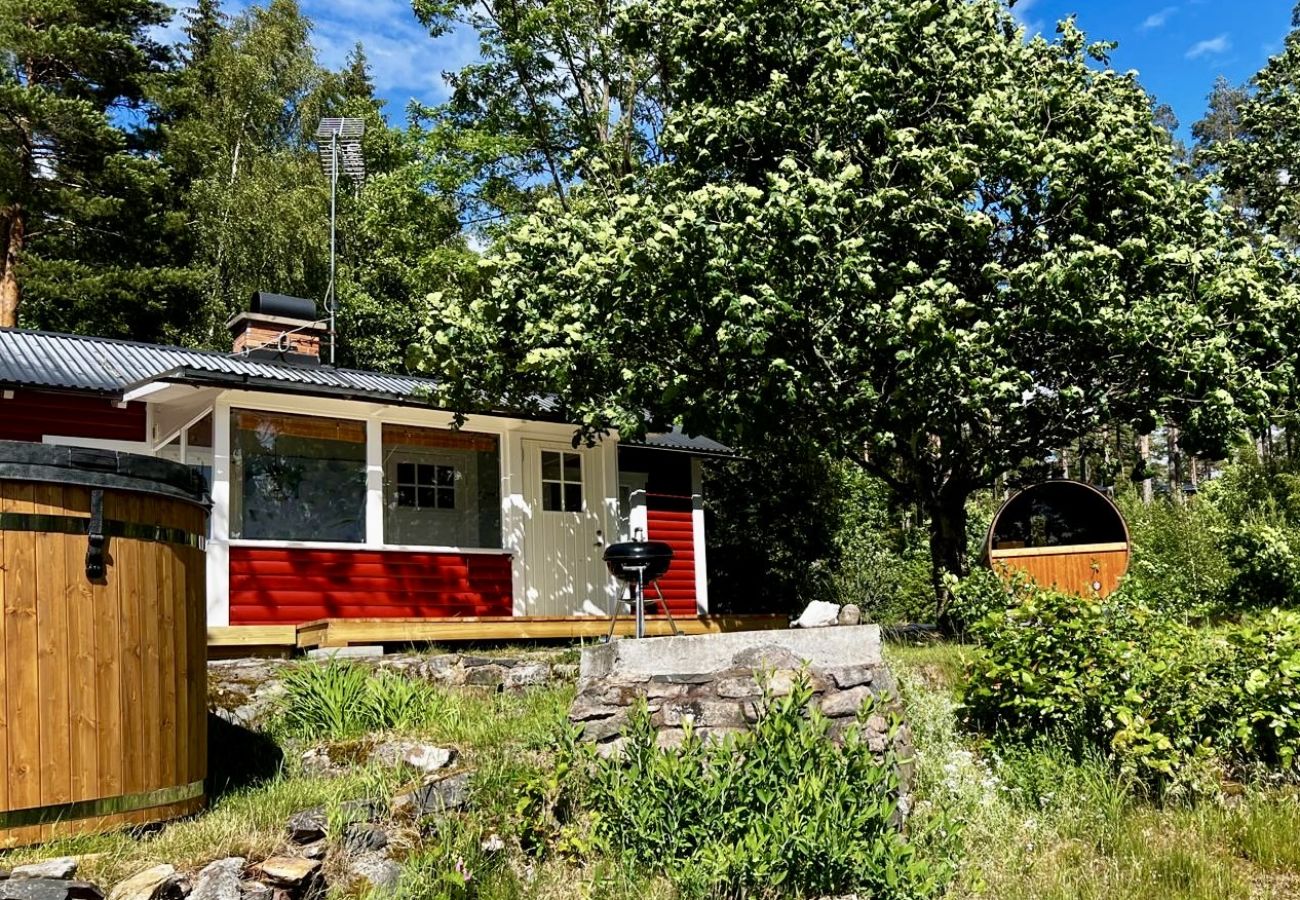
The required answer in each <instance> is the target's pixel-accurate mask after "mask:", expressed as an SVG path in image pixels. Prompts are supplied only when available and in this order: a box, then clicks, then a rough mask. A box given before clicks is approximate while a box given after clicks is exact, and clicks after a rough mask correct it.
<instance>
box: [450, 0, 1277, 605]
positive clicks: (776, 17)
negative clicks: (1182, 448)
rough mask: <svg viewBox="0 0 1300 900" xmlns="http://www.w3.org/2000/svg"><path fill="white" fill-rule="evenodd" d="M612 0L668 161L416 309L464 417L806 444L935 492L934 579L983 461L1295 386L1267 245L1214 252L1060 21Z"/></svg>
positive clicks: (848, 5)
mask: <svg viewBox="0 0 1300 900" xmlns="http://www.w3.org/2000/svg"><path fill="white" fill-rule="evenodd" d="M624 16H625V21H626V22H628V23H633V22H634V23H635V24H636V26H637V27H635V28H632V27H629V28H627V29H626V31H625V32H622V33H625V34H627V36H628V38H627V39H628V40H629V41H631V42H632V43H631V45H630V50H629V52H632V53H635V52H638V51H644V50H646V49H647V48H649V47H654V48H655V49H656V51H657V52H659V53H661V54H662V55H663V56H664V57H665V58H670V59H672V60H673V72H672V77H671V81H670V82H669V83H667V84H665V85H664V87H663V88H662V90H663V91H664V92H665V94H667V95H671V97H672V99H673V102H672V105H671V109H670V110H669V111H668V113H667V117H666V120H665V123H664V127H663V131H662V133H661V134H660V135H659V141H658V143H659V145H660V147H661V149H662V152H663V160H662V162H660V163H658V164H655V165H649V166H645V167H643V168H642V169H640V170H638V171H635V172H632V173H629V174H627V175H625V176H623V177H621V178H617V177H609V178H592V179H590V180H588V181H587V182H585V183H584V184H583V185H582V186H581V189H575V190H573V191H571V192H570V193H569V194H568V197H567V199H566V201H565V202H564V203H561V202H559V201H558V200H550V201H545V202H543V203H541V204H540V206H539V208H538V210H537V211H536V212H535V213H534V214H532V215H530V216H527V217H524V218H522V219H521V220H520V221H519V222H518V223H517V225H516V226H515V227H514V228H513V229H511V231H510V232H509V233H508V235H506V236H505V238H504V239H503V240H502V241H501V242H500V245H499V246H498V247H496V248H494V251H493V252H492V253H491V255H490V257H489V258H488V259H487V260H485V263H484V265H485V266H486V267H487V271H488V275H489V282H488V288H487V289H486V290H484V291H483V292H481V293H470V294H463V293H462V294H448V295H443V296H441V297H440V298H438V302H439V303H440V312H439V315H438V317H437V318H436V319H435V320H434V322H433V323H432V325H431V327H430V330H429V333H428V338H427V348H428V349H427V356H426V357H425V365H426V367H427V368H429V369H431V370H435V371H438V372H440V373H441V374H444V375H445V376H446V384H447V397H446V399H447V400H448V401H449V402H451V403H453V404H454V405H455V406H456V407H457V408H461V409H468V408H470V407H472V406H473V405H474V404H475V403H477V402H480V401H481V399H482V398H483V397H493V398H496V397H502V396H505V397H509V398H512V399H513V400H514V402H516V403H527V402H528V400H529V398H530V397H535V396H539V395H541V394H544V393H547V392H557V393H558V395H559V397H560V399H561V402H562V403H563V405H564V407H565V409H566V410H567V412H568V414H569V415H570V416H572V417H573V418H574V419H575V420H576V421H580V422H582V423H584V426H585V428H586V429H587V432H588V434H597V433H601V432H603V431H606V430H608V429H618V430H619V431H620V432H625V433H637V432H639V431H641V430H643V429H644V428H645V427H646V426H647V425H650V424H662V423H664V422H667V421H669V420H672V419H680V420H681V421H683V422H684V423H685V425H686V427H687V429H688V430H691V431H695V432H704V433H712V434H714V435H717V436H719V437H723V438H724V439H730V440H733V441H738V442H740V443H741V444H742V446H743V445H746V444H761V443H763V442H765V441H767V440H770V439H772V438H774V437H779V436H782V435H789V434H797V435H800V436H804V437H807V438H808V439H811V440H813V441H815V442H817V443H818V444H820V445H821V446H823V447H825V448H827V449H828V450H830V451H832V452H833V453H835V454H836V455H838V456H841V457H842V458H845V459H850V460H853V461H855V462H856V463H858V464H859V465H861V466H863V467H864V468H866V469H867V470H869V471H870V472H872V473H873V474H875V475H877V476H879V477H880V478H882V479H884V480H885V481H886V482H887V483H888V484H889V485H890V486H891V487H892V488H893V490H894V491H895V493H896V495H897V496H898V497H899V498H901V499H904V500H906V501H909V502H915V503H917V504H919V505H921V506H922V507H923V508H924V509H925V510H926V511H927V512H928V513H929V515H930V519H931V522H932V525H931V549H932V555H933V561H934V566H935V572H936V589H937V591H938V593H939V594H940V596H941V597H942V596H944V590H943V587H942V579H941V578H940V575H941V574H942V572H944V571H950V572H962V571H964V570H965V567H966V560H965V556H964V554H965V549H964V548H965V534H964V515H965V512H964V504H965V501H966V498H967V497H968V496H969V494H970V493H971V492H972V491H973V490H975V489H977V488H979V487H982V486H986V485H989V484H991V482H992V480H993V479H994V477H995V476H997V475H998V474H1000V473H1002V472H1005V471H1007V470H1008V469H1011V468H1013V467H1015V466H1016V465H1018V464H1020V463H1022V462H1024V461H1026V460H1034V459H1041V458H1043V456H1044V455H1045V454H1047V453H1049V452H1051V451H1052V450H1053V449H1054V448H1057V447H1060V446H1062V445H1063V444H1065V443H1066V442H1067V441H1070V440H1072V439H1073V438H1076V437H1077V436H1079V435H1080V434H1083V433H1085V432H1087V431H1088V430H1090V429H1093V428H1095V427H1096V426H1097V425H1098V423H1100V422H1102V421H1108V420H1116V421H1126V422H1134V423H1139V424H1142V425H1144V426H1145V427H1146V428H1147V429H1148V430H1149V428H1150V427H1151V425H1152V423H1153V422H1154V419H1155V417H1156V415H1157V414H1160V413H1167V414H1170V415H1173V416H1175V417H1177V418H1178V419H1179V420H1180V421H1181V422H1183V423H1184V424H1185V425H1186V426H1187V427H1188V429H1189V430H1190V431H1191V432H1192V433H1196V434H1199V435H1201V436H1203V438H1205V439H1214V438H1221V437H1222V436H1223V435H1225V434H1226V433H1228V432H1230V431H1231V430H1232V429H1233V428H1235V427H1239V426H1240V425H1241V424H1242V422H1243V421H1244V419H1245V417H1248V416H1250V415H1254V414H1257V413H1258V412H1259V411H1260V410H1261V409H1263V408H1264V407H1265V406H1267V404H1268V402H1269V399H1270V397H1271V396H1272V395H1273V394H1274V393H1275V392H1276V391H1278V390H1280V389H1281V386H1282V385H1283V383H1284V382H1285V381H1286V378H1287V374H1286V373H1284V372H1280V371H1278V370H1277V368H1276V366H1275V364H1273V363H1272V362H1268V361H1270V360H1273V359H1274V356H1273V355H1272V352H1273V351H1276V350H1277V349H1278V348H1279V346H1280V344H1279V340H1280V335H1283V334H1285V333H1286V332H1285V330H1284V328H1285V327H1287V326H1286V323H1285V322H1284V319H1285V317H1286V312H1285V311H1286V310H1287V309H1288V308H1290V307H1289V306H1288V303H1287V302H1285V301H1284V300H1283V299H1282V298H1280V297H1279V296H1278V289H1277V280H1276V279H1269V278H1266V277H1264V275H1263V274H1261V272H1260V269H1259V266H1260V265H1269V264H1270V262H1269V261H1270V259H1271V257H1269V255H1268V254H1267V253H1263V252H1258V251H1257V250H1256V249H1255V248H1254V247H1252V246H1244V245H1243V246H1230V245H1226V244H1225V242H1224V238H1223V227H1222V222H1221V221H1220V220H1219V218H1218V217H1217V216H1216V215H1215V213H1214V212H1213V211H1212V209H1211V208H1210V207H1209V205H1208V203H1207V199H1208V198H1207V193H1206V190H1205V188H1204V187H1203V186H1201V185H1199V184H1197V183H1195V182H1194V181H1192V180H1190V179H1186V178H1180V177H1177V175H1178V173H1177V172H1176V170H1175V164H1174V162H1173V160H1172V159H1171V153H1170V144H1169V138H1168V135H1167V133H1166V132H1165V131H1164V130H1163V129H1162V128H1161V127H1160V126H1159V125H1158V124H1157V123H1156V122H1155V121H1154V120H1153V116H1152V104H1151V101H1150V99H1149V98H1148V97H1147V96H1146V95H1145V94H1144V93H1143V91H1142V90H1141V88H1140V87H1139V86H1138V84H1137V83H1136V82H1135V80H1134V79H1133V77H1132V76H1129V75H1122V74H1118V73H1116V72H1114V71H1112V70H1110V69H1109V68H1107V67H1106V66H1105V53H1106V50H1107V48H1106V47H1105V46H1100V45H1090V44H1089V43H1088V42H1087V41H1086V39H1085V37H1084V36H1083V35H1082V34H1081V33H1080V32H1079V31H1078V30H1077V29H1076V28H1075V27H1074V26H1073V24H1072V23H1070V22H1066V23H1064V24H1063V26H1062V29H1061V33H1060V37H1059V39H1057V40H1055V41H1048V40H1046V39H1044V38H1041V37H1036V38H1033V39H1029V40H1027V39H1026V36H1025V34H1024V32H1023V30H1022V29H1021V28H1020V27H1019V26H1018V25H1017V23H1016V22H1015V20H1014V19H1013V18H1012V17H1011V15H1010V14H1009V12H1008V11H1007V10H1006V9H1005V7H1003V6H1002V5H1001V4H1000V3H998V2H995V0H975V2H967V0H939V2H925V3H921V2H914V0H880V2H872V3H861V2H852V0H835V2H813V0H803V2H792V3H786V4H739V5H737V4H732V3H727V2H721V0H662V2H657V3H653V4H650V3H647V4H639V5H635V6H633V7H631V8H630V9H629V10H627V11H625V13H624ZM1288 299H1289V297H1288ZM1238 338H1249V340H1244V339H1243V340H1239V339H1238ZM1262 361H1265V362H1262Z"/></svg>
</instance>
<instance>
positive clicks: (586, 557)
mask: <svg viewBox="0 0 1300 900" xmlns="http://www.w3.org/2000/svg"><path fill="white" fill-rule="evenodd" d="M523 456H524V495H525V497H526V498H527V501H528V509H529V512H528V519H527V521H528V524H527V526H526V530H525V533H524V573H525V575H524V581H525V592H524V597H525V614H526V615H530V616H584V615H587V616H591V615H596V616H599V615H607V614H608V612H609V597H610V584H611V582H610V579H609V575H608V573H607V572H606V570H605V563H604V561H603V560H602V559H601V554H602V553H603V552H604V537H605V535H604V525H603V518H602V515H601V509H602V505H603V502H604V499H603V498H604V492H603V491H602V490H601V485H602V484H603V460H602V457H601V455H600V454H599V453H596V452H593V451H591V450H587V449H585V448H583V449H578V450H575V449H574V448H573V447H571V446H569V445H568V444H560V443H550V442H544V441H528V440H526V441H524V453H523Z"/></svg>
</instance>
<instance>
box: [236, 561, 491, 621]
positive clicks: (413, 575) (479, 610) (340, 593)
mask: <svg viewBox="0 0 1300 900" xmlns="http://www.w3.org/2000/svg"><path fill="white" fill-rule="evenodd" d="M512 606H513V602H512V599H511V594H510V557H509V555H507V554H505V553H501V554H482V553H465V554H460V553H427V552H418V551H411V552H406V551H384V550H302V549H296V548H278V547H231V548H230V624H231V625H258V624H277V625H296V624H300V623H302V622H310V621H312V620H314V619H329V618H340V619H346V618H405V617H410V618H417V617H418V618H452V617H457V616H508V615H510V614H511V610H512Z"/></svg>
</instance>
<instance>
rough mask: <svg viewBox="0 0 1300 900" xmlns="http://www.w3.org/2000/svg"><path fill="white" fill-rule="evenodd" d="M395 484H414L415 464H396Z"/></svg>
mask: <svg viewBox="0 0 1300 900" xmlns="http://www.w3.org/2000/svg"><path fill="white" fill-rule="evenodd" d="M397 483H398V484H415V463H398V464H397Z"/></svg>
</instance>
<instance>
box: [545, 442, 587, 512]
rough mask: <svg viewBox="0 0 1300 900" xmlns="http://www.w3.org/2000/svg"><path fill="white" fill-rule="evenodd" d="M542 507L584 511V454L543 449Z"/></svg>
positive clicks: (550, 509)
mask: <svg viewBox="0 0 1300 900" xmlns="http://www.w3.org/2000/svg"><path fill="white" fill-rule="evenodd" d="M541 455H542V509H544V510H546V511H547V512H582V455H581V454H578V453H564V452H561V451H558V450H543V451H542V454H541Z"/></svg>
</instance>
